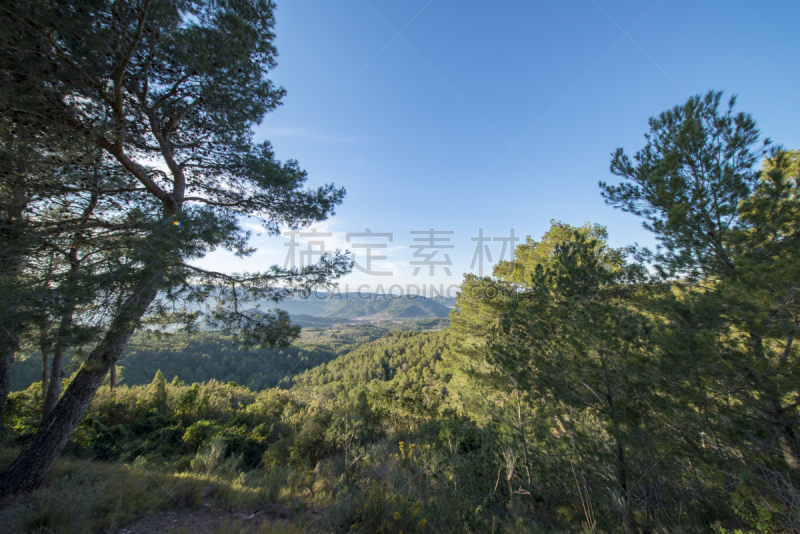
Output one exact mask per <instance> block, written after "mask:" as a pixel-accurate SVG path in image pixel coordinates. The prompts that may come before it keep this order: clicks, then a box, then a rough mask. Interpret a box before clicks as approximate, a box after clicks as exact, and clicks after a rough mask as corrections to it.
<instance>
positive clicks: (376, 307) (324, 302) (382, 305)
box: [260, 292, 452, 326]
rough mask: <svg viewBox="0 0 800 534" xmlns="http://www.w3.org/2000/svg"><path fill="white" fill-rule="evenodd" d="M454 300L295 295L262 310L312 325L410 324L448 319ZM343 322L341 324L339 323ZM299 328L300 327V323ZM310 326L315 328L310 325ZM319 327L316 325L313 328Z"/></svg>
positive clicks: (347, 294) (337, 294)
mask: <svg viewBox="0 0 800 534" xmlns="http://www.w3.org/2000/svg"><path fill="white" fill-rule="evenodd" d="M451 300H452V299H446V300H445V299H440V298H436V299H429V298H427V297H422V296H418V295H406V296H393V295H383V294H377V295H376V294H374V293H360V294H359V293H322V292H316V293H311V294H310V295H307V296H306V295H295V296H294V297H292V298H289V299H286V300H282V301H281V302H279V303H277V304H275V303H274V302H269V301H268V302H262V303H260V308H261V309H262V310H267V309H270V308H280V309H282V310H285V311H287V312H289V314H290V315H292V316H293V317H300V316H305V318H304V319H301V320H302V321H305V322H307V323H311V322H313V321H309V319H308V317H309V316H310V317H316V318H328V319H342V320H350V321H355V320H371V319H386V320H407V319H417V318H425V317H442V318H444V317H448V316H449V313H450V308H451V306H449V304H450V301H451ZM339 322H341V321H339ZM297 324H301V326H303V325H302V323H300V322H298V323H297ZM308 326H312V325H311V324H308ZM313 326H316V325H313Z"/></svg>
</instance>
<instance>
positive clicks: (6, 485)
mask: <svg viewBox="0 0 800 534" xmlns="http://www.w3.org/2000/svg"><path fill="white" fill-rule="evenodd" d="M159 279H160V276H159V277H158V278H157V279H151V280H150V281H148V282H146V283H145V284H144V286H143V287H142V288H141V289H140V291H137V292H135V293H133V294H132V295H131V296H130V297H128V298H127V299H126V301H125V303H124V304H123V305H122V307H121V308H120V309H119V310H118V311H117V315H116V317H115V318H114V320H113V321H112V322H111V325H110V326H109V329H108V331H107V333H106V335H105V337H104V338H103V340H102V341H101V342H100V343H99V344H98V346H97V347H96V348H95V349H94V350H93V351H92V353H91V354H90V355H89V357H88V358H87V359H86V362H84V364H83V366H81V369H80V371H78V374H77V375H76V376H75V379H74V380H73V381H72V383H71V384H70V386H69V387H68V388H67V391H66V392H65V393H64V396H63V397H62V398H61V400H60V401H59V402H58V404H57V405H56V407H55V409H54V410H53V411H52V413H51V414H50V416H49V417H48V418H47V420H46V421H45V422H44V424H43V425H41V426H40V427H39V430H38V431H37V432H36V435H35V436H34V437H33V439H32V440H31V442H30V443H29V444H28V446H27V447H25V449H23V451H22V452H21V453H20V455H19V456H18V457H17V458H16V459H15V460H14V462H13V463H12V464H11V466H10V467H9V468H8V470H7V471H6V472H5V474H4V475H3V478H2V479H0V499H3V498H4V497H6V496H8V495H11V494H15V493H19V492H22V491H30V490H33V489H35V488H37V487H39V486H40V485H41V484H42V483H43V482H44V479H45V476H46V475H47V472H48V471H49V470H50V467H52V465H53V463H54V462H55V460H56V458H57V457H58V455H59V454H60V453H61V451H62V450H63V448H64V446H65V445H66V444H67V441H68V440H69V438H70V436H71V435H72V433H73V431H74V430H75V428H76V427H77V426H78V424H79V423H80V422H81V420H82V419H83V417H84V415H85V414H86V410H87V409H88V408H89V404H90V403H91V402H92V399H93V398H94V395H95V393H96V392H97V389H98V388H99V387H100V384H101V383H102V382H103V379H104V378H105V376H106V374H107V373H108V371H109V369H111V366H112V365H114V364H115V363H116V361H117V359H118V358H119V357H120V355H121V354H122V351H123V350H124V349H125V345H126V344H127V343H128V339H130V337H131V335H132V334H133V332H134V330H135V329H136V326H137V324H138V322H139V320H140V319H141V317H142V316H143V315H144V313H145V312H146V311H147V308H148V307H149V306H150V303H152V302H153V300H154V299H155V297H156V294H157V289H158V281H159Z"/></svg>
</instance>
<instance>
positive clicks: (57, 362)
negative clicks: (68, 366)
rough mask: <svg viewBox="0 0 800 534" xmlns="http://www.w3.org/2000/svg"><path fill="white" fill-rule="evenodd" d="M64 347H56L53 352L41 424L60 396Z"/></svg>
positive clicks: (48, 415) (51, 411)
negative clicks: (51, 368)
mask: <svg viewBox="0 0 800 534" xmlns="http://www.w3.org/2000/svg"><path fill="white" fill-rule="evenodd" d="M64 352H65V351H64V348H63V347H57V348H56V350H55V352H54V353H53V370H52V372H51V373H50V384H48V386H47V395H45V398H44V403H43V404H42V421H41V423H40V425H43V424H44V422H45V421H47V418H48V417H50V414H51V413H53V409H54V408H55V407H56V404H57V403H58V398H59V397H60V396H61V382H62V381H63V380H64Z"/></svg>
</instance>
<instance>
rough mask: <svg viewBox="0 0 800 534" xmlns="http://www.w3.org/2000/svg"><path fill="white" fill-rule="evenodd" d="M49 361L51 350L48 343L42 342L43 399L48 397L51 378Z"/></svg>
mask: <svg viewBox="0 0 800 534" xmlns="http://www.w3.org/2000/svg"><path fill="white" fill-rule="evenodd" d="M49 359H50V349H49V348H48V346H47V344H46V343H44V342H42V399H44V398H45V397H47V382H48V380H49V377H50V370H49V369H48V368H47V364H48V363H49Z"/></svg>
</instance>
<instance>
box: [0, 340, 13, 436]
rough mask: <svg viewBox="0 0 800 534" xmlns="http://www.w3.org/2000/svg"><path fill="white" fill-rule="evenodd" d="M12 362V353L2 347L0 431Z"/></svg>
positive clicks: (0, 354)
mask: <svg viewBox="0 0 800 534" xmlns="http://www.w3.org/2000/svg"><path fill="white" fill-rule="evenodd" d="M13 362H14V351H13V350H12V349H11V348H10V347H4V350H3V352H2V353H0V429H2V426H3V416H4V415H5V411H6V399H7V398H8V393H9V392H10V391H11V364H12V363H13Z"/></svg>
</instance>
